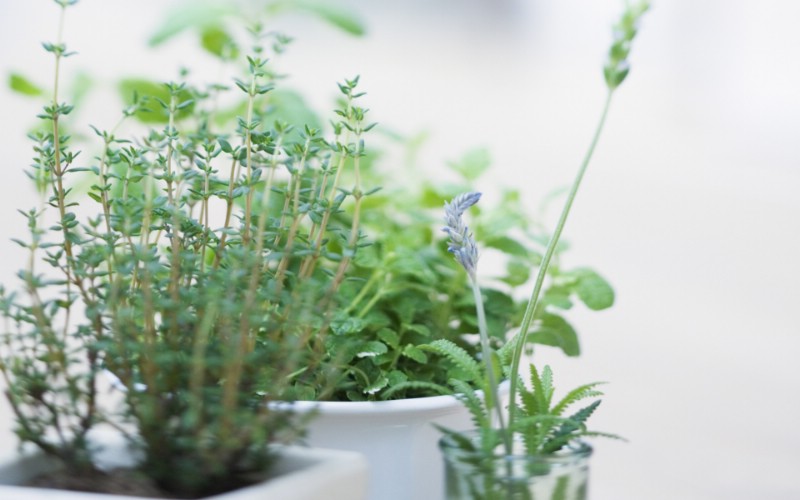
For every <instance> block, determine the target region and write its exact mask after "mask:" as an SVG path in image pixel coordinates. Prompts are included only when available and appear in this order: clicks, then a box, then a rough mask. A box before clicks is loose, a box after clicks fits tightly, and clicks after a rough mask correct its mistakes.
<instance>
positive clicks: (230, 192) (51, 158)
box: [0, 0, 374, 497]
mask: <svg viewBox="0 0 800 500" xmlns="http://www.w3.org/2000/svg"><path fill="white" fill-rule="evenodd" d="M55 1H56V3H57V4H58V5H59V7H60V20H59V30H58V34H57V38H56V42H54V43H46V44H44V48H45V50H47V51H48V52H50V53H51V54H52V55H53V61H54V86H53V92H52V99H51V102H50V103H48V104H47V105H46V106H45V107H44V111H43V113H42V114H40V115H39V118H40V119H41V120H42V121H43V122H44V123H46V124H47V127H46V129H45V130H46V131H43V132H36V133H34V134H32V135H31V139H32V141H33V143H34V153H35V155H34V159H33V163H32V166H31V169H30V170H29V171H28V175H29V176H30V177H31V178H32V179H33V180H34V181H35V183H36V185H37V187H38V188H39V192H40V196H41V199H40V203H39V205H38V206H35V207H33V208H31V209H29V210H27V211H22V214H23V216H25V217H26V219H27V221H28V228H29V236H28V238H27V239H24V240H23V239H18V240H14V241H15V242H16V243H17V244H19V245H20V246H22V247H23V248H25V249H26V250H27V252H28V256H29V258H28V262H27V266H26V267H25V268H24V269H22V270H21V271H20V272H19V273H18V276H19V278H20V280H21V283H22V287H21V291H20V292H9V291H6V290H5V289H3V288H0V311H2V315H3V318H4V323H3V327H2V328H3V330H2V352H0V373H2V376H3V377H4V378H5V381H6V384H7V387H8V388H7V390H6V396H7V399H8V401H9V403H10V405H11V408H12V410H13V412H14V414H15V416H16V425H17V427H16V429H15V430H16V433H17V435H18V437H19V438H20V440H21V442H23V443H30V444H32V445H34V446H36V447H38V448H39V449H40V450H41V451H42V452H44V453H45V454H47V455H50V456H53V457H55V458H58V459H60V461H61V462H62V463H63V464H64V465H65V467H66V468H67V470H68V472H69V473H70V474H74V475H102V473H101V472H99V470H98V465H97V463H96V451H97V450H96V449H95V445H93V444H92V442H91V435H92V431H93V430H94V429H95V428H97V427H98V426H99V425H110V426H112V427H114V428H116V429H117V430H118V431H119V432H121V433H123V434H125V435H126V436H127V437H128V438H129V440H130V442H131V443H132V444H133V445H134V446H135V447H137V448H139V449H140V451H141V461H140V463H139V468H140V469H141V470H142V471H143V472H145V473H146V475H147V476H148V477H150V478H152V479H153V480H154V481H155V483H156V484H157V485H158V486H159V487H160V488H162V489H163V490H165V491H166V492H169V493H172V494H175V495H178V496H186V497H197V496H200V495H206V494H210V493H215V492H219V491H226V490H229V489H232V488H235V487H238V486H240V485H243V484H247V483H249V482H252V481H253V480H254V479H256V478H257V477H259V476H258V475H259V474H261V473H262V472H263V470H264V467H265V466H266V465H268V463H269V462H270V461H271V459H272V457H273V453H274V452H273V444H274V443H277V442H281V441H285V440H288V439H291V438H292V437H294V436H295V435H296V434H297V433H298V432H300V431H301V428H300V426H299V423H298V422H296V421H295V419H293V418H292V416H291V415H290V414H288V413H287V412H286V411H285V409H281V410H273V409H272V407H271V406H270V405H269V404H268V403H269V402H270V401H275V400H280V401H291V400H293V399H296V398H297V397H298V396H302V395H308V394H312V395H314V396H317V397H322V398H324V397H325V396H326V394H329V393H330V392H331V391H332V390H333V386H332V385H331V384H332V381H335V380H336V379H337V377H338V373H337V369H336V366H337V365H338V360H337V359H336V357H335V356H331V355H329V354H328V352H327V351H326V338H327V336H328V335H327V334H328V333H329V332H330V331H331V330H332V329H333V323H334V319H335V318H337V312H338V311H339V310H340V308H341V307H342V300H341V297H340V289H341V287H342V285H343V283H344V282H345V280H346V279H347V277H348V272H349V270H350V268H351V267H352V261H353V259H354V258H355V257H356V256H357V250H358V248H359V247H361V246H363V245H364V244H365V241H364V236H363V234H362V231H361V222H360V219H361V211H362V205H363V202H364V200H365V199H366V198H367V196H368V195H369V194H370V193H369V191H367V190H365V188H364V186H363V185H362V182H361V167H360V165H361V161H362V158H363V157H364V156H365V154H366V153H365V151H366V150H365V147H366V146H365V136H366V134H367V133H368V132H369V131H370V130H371V129H372V127H373V126H374V124H370V123H368V122H367V121H366V115H367V110H366V109H365V108H363V107H361V106H360V105H359V102H360V101H359V100H360V98H361V97H362V96H363V93H362V92H361V91H360V89H359V79H358V78H357V77H356V78H353V79H350V80H345V81H344V82H343V83H341V84H339V90H340V93H341V103H342V105H341V107H340V108H339V109H337V110H336V111H335V119H334V120H333V122H332V134H331V136H330V137H328V138H326V137H325V136H324V135H323V132H322V131H321V130H319V129H316V128H313V127H310V126H307V125H305V124H299V125H298V124H290V123H286V122H283V121H282V120H275V119H274V118H273V117H272V116H271V113H272V110H271V107H270V93H271V92H272V91H273V89H274V87H275V85H276V80H275V71H274V69H273V68H272V67H271V66H270V61H269V60H268V58H267V54H266V50H267V49H266V48H265V46H269V47H270V48H272V49H273V50H276V51H280V50H282V47H283V45H285V43H286V41H287V39H286V38H285V37H282V36H280V35H275V34H272V33H269V32H267V31H265V30H264V29H263V28H262V27H260V26H255V27H254V28H253V29H252V30H251V37H252V47H251V50H250V55H248V56H247V57H246V58H245V61H244V64H243V66H242V67H243V74H242V75H240V77H239V78H236V79H234V80H233V83H234V85H232V86H230V87H229V86H226V85H219V84H215V85H212V86H209V87H206V88H201V87H196V86H193V85H191V84H189V83H188V82H186V81H178V82H168V83H165V84H164V85H163V89H164V90H165V95H164V94H162V95H161V96H146V95H134V96H133V98H132V99H131V104H130V105H129V106H127V107H126V108H125V109H124V110H123V112H122V116H121V117H120V120H119V123H117V124H116V125H115V126H114V127H112V128H111V129H109V130H103V129H100V128H97V127H93V130H94V132H95V134H96V136H97V138H98V141H97V142H98V144H99V147H100V154H99V155H98V156H96V157H95V158H92V159H85V160H84V161H85V163H83V164H81V163H79V162H80V161H81V160H78V158H82V159H83V157H82V156H80V151H78V150H76V149H74V147H73V144H72V141H71V137H70V136H69V135H66V134H64V133H63V130H64V129H63V123H64V122H65V121H67V120H68V118H69V114H70V113H71V112H72V110H73V107H72V106H71V105H70V104H67V103H63V102H60V100H59V82H60V79H61V73H62V64H63V62H64V59H65V58H66V57H68V56H70V55H72V53H71V52H69V51H68V50H67V47H66V45H65V44H64V42H63V37H62V32H63V27H64V19H65V14H66V12H67V11H68V9H69V7H70V6H72V5H74V4H75V3H77V0H55ZM220 92H239V93H240V95H241V96H242V98H243V100H244V101H245V103H246V106H245V108H244V112H243V114H242V115H241V116H238V117H236V118H234V119H233V120H232V121H230V122H225V123H222V124H220V123H219V122H218V121H216V120H215V113H216V112H217V108H216V106H215V102H214V96H215V95H216V94H218V93H220ZM142 112H147V113H150V114H152V115H155V116H159V117H160V119H158V120H155V122H156V123H163V124H164V126H163V128H159V127H158V126H155V127H151V128H148V129H147V130H145V131H144V132H142V133H136V132H134V133H130V134H126V135H123V133H122V131H123V130H125V129H126V127H127V125H129V124H128V123H127V122H129V121H130V120H131V119H132V118H135V117H137V116H138V115H139V114H140V113H142ZM86 178H89V179H91V185H90V187H89V188H88V191H87V192H85V193H84V194H81V192H80V190H78V189H73V187H71V186H75V185H79V184H80V183H81V182H82V181H84V180H85V179H86ZM351 182H352V184H350V183H351ZM104 371H109V372H111V373H113V375H114V376H115V377H116V378H118V379H119V381H120V384H121V385H122V386H123V387H124V389H125V390H124V391H123V395H122V402H121V404H114V403H115V401H114V400H113V398H112V400H111V401H109V398H101V397H100V393H101V388H102V387H103V386H104V381H105V376H104Z"/></svg>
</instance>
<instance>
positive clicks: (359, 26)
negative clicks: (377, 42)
mask: <svg viewBox="0 0 800 500" xmlns="http://www.w3.org/2000/svg"><path fill="white" fill-rule="evenodd" d="M278 3H280V2H278ZM283 5H284V6H286V7H294V8H295V9H297V10H303V11H306V12H308V13H310V14H313V15H315V16H317V17H318V18H320V19H322V20H323V21H325V22H327V23H329V24H331V25H332V26H335V27H337V28H339V29H340V30H342V31H344V32H346V33H349V34H351V35H353V36H364V34H365V33H366V32H367V29H366V27H365V26H364V22H363V21H362V20H361V19H359V18H358V16H357V15H356V14H354V13H353V12H351V11H349V10H347V9H345V8H342V7H340V6H337V5H335V2H329V1H327V0H293V1H284V2H283Z"/></svg>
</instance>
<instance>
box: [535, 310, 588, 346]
mask: <svg viewBox="0 0 800 500" xmlns="http://www.w3.org/2000/svg"><path fill="white" fill-rule="evenodd" d="M528 339H529V341H530V342H533V343H535V344H543V345H549V346H553V347H558V348H560V349H561V350H562V351H564V354H566V355H567V356H578V355H580V353H581V349H580V344H579V343H578V335H577V333H575V329H574V328H572V326H571V325H570V324H569V323H567V321H566V320H565V319H564V318H562V317H561V316H558V315H555V314H544V315H543V316H542V319H541V321H540V322H539V324H538V325H537V326H536V328H535V329H534V330H532V331H531V333H530V335H529V336H528Z"/></svg>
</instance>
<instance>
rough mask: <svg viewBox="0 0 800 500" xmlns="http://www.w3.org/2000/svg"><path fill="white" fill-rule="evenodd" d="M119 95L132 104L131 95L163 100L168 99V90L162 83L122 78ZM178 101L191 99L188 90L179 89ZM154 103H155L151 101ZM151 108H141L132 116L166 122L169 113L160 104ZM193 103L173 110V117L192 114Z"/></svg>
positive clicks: (183, 116)
mask: <svg viewBox="0 0 800 500" xmlns="http://www.w3.org/2000/svg"><path fill="white" fill-rule="evenodd" d="M118 89H119V93H120V96H121V97H122V99H123V100H124V101H125V105H126V106H128V105H131V104H133V96H134V95H135V94H138V95H139V96H142V97H149V98H151V99H158V100H161V101H163V102H169V101H170V95H169V90H168V89H167V87H166V86H165V85H164V84H163V83H157V82H152V81H149V80H143V79H140V78H124V79H122V80H121V81H120V82H119V84H118ZM177 99H178V102H183V101H188V100H190V99H192V95H191V94H190V93H189V91H188V90H181V91H180V92H178V95H177ZM153 104H155V103H153ZM150 108H151V109H141V110H139V111H137V112H136V114H134V115H133V116H134V117H135V118H136V119H137V120H139V121H140V122H142V123H167V122H168V121H169V115H168V114H167V111H166V110H164V109H162V108H161V106H158V105H153V106H150ZM193 109H194V105H191V106H187V107H185V108H183V109H181V110H179V111H176V112H175V118H176V119H178V120H180V119H182V118H185V117H187V116H190V115H191V114H192V110H193Z"/></svg>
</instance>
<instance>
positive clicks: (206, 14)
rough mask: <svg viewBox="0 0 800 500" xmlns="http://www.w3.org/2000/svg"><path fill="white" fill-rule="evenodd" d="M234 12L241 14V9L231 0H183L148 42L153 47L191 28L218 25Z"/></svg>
mask: <svg viewBox="0 0 800 500" xmlns="http://www.w3.org/2000/svg"><path fill="white" fill-rule="evenodd" d="M233 14H239V11H238V8H237V6H236V5H235V4H233V3H230V2H211V1H207V0H206V1H202V0H192V1H191V2H182V3H180V4H178V6H177V8H175V9H173V10H172V11H171V12H169V14H167V16H166V17H165V18H164V22H163V23H161V26H159V27H158V29H157V30H156V31H155V33H153V34H152V35H151V36H150V39H149V40H148V41H147V44H148V45H149V46H151V47H155V46H157V45H161V44H162V43H164V42H166V41H167V40H169V39H170V38H172V37H174V36H175V35H177V34H179V33H181V32H183V31H185V30H187V29H189V28H202V27H205V26H218V25H219V23H220V20H221V19H223V18H225V17H226V16H229V15H233Z"/></svg>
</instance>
